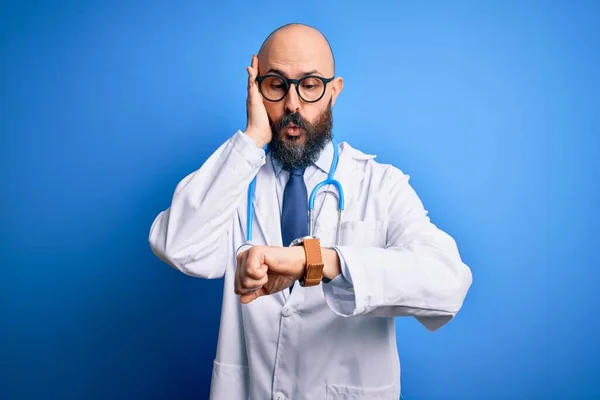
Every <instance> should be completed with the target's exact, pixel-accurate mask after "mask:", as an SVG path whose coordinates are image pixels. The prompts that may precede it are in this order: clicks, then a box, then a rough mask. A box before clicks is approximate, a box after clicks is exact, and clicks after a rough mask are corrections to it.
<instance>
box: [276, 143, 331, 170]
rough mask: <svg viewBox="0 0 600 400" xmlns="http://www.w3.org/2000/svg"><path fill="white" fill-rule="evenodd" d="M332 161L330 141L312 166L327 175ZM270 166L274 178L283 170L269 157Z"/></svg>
mask: <svg viewBox="0 0 600 400" xmlns="http://www.w3.org/2000/svg"><path fill="white" fill-rule="evenodd" d="M332 161H333V143H331V141H329V142H327V144H326V145H325V148H324V149H323V150H322V151H321V154H319V158H317V161H315V162H314V165H316V166H317V167H318V168H319V169H321V170H322V171H323V172H325V173H326V174H329V170H330V168H331V162H332ZM271 164H272V165H273V170H274V171H275V176H277V177H278V176H279V174H280V173H281V171H282V170H283V167H282V166H281V164H280V163H279V162H278V161H277V160H275V159H274V158H273V157H272V156H271Z"/></svg>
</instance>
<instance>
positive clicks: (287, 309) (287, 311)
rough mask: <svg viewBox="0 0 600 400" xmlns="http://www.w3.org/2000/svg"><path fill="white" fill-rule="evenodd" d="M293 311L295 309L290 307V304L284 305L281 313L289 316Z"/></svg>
mask: <svg viewBox="0 0 600 400" xmlns="http://www.w3.org/2000/svg"><path fill="white" fill-rule="evenodd" d="M293 313H294V309H293V308H292V307H290V306H284V307H283V308H282V309H281V315H283V316H284V317H289V316H290V315H292V314H293Z"/></svg>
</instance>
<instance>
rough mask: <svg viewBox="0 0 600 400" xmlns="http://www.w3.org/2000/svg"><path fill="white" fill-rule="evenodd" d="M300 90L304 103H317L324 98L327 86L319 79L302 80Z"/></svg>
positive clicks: (308, 78)
mask: <svg viewBox="0 0 600 400" xmlns="http://www.w3.org/2000/svg"><path fill="white" fill-rule="evenodd" d="M299 89H300V97H302V99H303V100H304V101H316V100H318V99H319V98H320V97H321V96H323V93H324V92H325V84H324V83H323V81H322V80H320V79H318V78H313V77H307V78H304V79H302V82H301V83H300V87H299Z"/></svg>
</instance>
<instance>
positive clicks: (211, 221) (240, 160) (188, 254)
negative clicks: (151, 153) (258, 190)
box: [149, 131, 265, 279]
mask: <svg viewBox="0 0 600 400" xmlns="http://www.w3.org/2000/svg"><path fill="white" fill-rule="evenodd" d="M264 163H265V152H264V150H263V149H260V148H258V147H257V146H256V145H255V144H254V142H253V141H252V139H250V138H249V137H248V136H247V135H246V134H245V133H243V132H241V131H237V132H236V133H235V134H234V135H233V136H232V137H231V138H229V139H228V140H227V141H226V142H225V143H223V144H222V145H221V146H220V147H219V148H218V149H217V150H216V151H215V152H214V153H213V154H212V155H211V156H210V157H209V158H208V159H207V160H206V161H205V162H204V164H203V165H202V166H201V167H200V168H199V169H198V170H197V171H195V172H193V173H191V174H189V175H188V176H186V177H185V178H184V179H183V180H181V182H179V184H178V185H177V187H176V188H175V192H174V194H173V197H172V201H171V204H170V207H169V208H168V209H166V210H164V211H162V212H161V213H160V214H159V215H158V216H157V217H156V218H155V220H154V222H153V223H152V226H151V228H150V234H149V243H150V247H151V248H152V251H153V252H154V254H155V255H156V256H157V257H158V258H160V259H161V260H163V261H164V262H166V263H167V264H169V265H171V266H172V267H174V268H176V269H178V270H180V271H182V272H183V273H185V274H187V275H191V276H196V277H202V278H207V279H211V278H220V277H222V276H223V274H224V273H225V267H226V263H227V256H228V252H233V251H235V249H233V234H234V232H233V231H234V229H233V228H234V227H235V226H236V223H237V209H238V206H239V205H240V203H241V202H242V201H243V200H244V199H245V198H246V196H247V192H248V185H249V184H250V182H251V181H252V179H253V178H254V176H256V174H257V172H258V170H259V169H260V167H261V166H262V165H264Z"/></svg>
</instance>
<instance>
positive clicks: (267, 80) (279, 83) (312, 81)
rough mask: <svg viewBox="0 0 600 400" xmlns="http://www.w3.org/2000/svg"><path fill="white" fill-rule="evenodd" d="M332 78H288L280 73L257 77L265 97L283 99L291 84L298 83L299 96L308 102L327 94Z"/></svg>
mask: <svg viewBox="0 0 600 400" xmlns="http://www.w3.org/2000/svg"><path fill="white" fill-rule="evenodd" d="M332 80H333V77H331V78H323V77H321V76H315V75H309V76H305V77H303V78H301V79H286V78H282V77H281V76H279V75H273V74H267V75H263V76H259V77H257V78H256V81H257V82H258V89H259V90H260V93H261V94H262V95H263V97H264V98H265V99H267V100H269V101H272V102H278V101H281V100H282V99H283V98H284V97H285V96H286V95H287V93H288V90H290V86H291V84H292V83H293V84H295V85H296V92H297V93H298V96H299V97H300V98H301V99H302V100H303V101H305V102H306V103H315V102H317V101H319V100H321V98H322V97H323V95H324V94H325V87H326V86H327V84H328V83H329V82H331V81H332Z"/></svg>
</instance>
